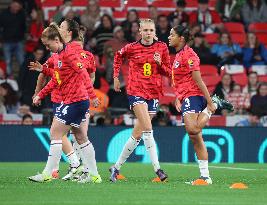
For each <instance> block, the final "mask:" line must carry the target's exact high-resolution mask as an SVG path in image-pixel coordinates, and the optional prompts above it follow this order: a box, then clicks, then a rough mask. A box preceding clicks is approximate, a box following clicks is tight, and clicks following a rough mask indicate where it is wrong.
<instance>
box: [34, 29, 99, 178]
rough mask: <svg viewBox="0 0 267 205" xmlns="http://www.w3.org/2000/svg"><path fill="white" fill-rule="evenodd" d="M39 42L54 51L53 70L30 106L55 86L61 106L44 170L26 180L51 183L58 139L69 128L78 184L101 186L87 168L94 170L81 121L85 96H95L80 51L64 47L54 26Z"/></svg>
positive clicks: (85, 109)
mask: <svg viewBox="0 0 267 205" xmlns="http://www.w3.org/2000/svg"><path fill="white" fill-rule="evenodd" d="M77 34H78V33H77ZM42 41H43V43H44V44H45V46H46V47H47V48H49V49H50V50H51V51H52V52H54V53H55V52H58V61H57V68H56V69H55V70H54V75H53V78H52V80H51V81H50V82H49V83H48V84H47V85H46V86H45V87H44V88H43V89H42V90H41V91H40V92H39V93H38V95H37V96H36V97H35V98H34V99H33V103H34V104H39V103H40V100H41V99H43V98H44V96H45V95H47V94H48V93H50V92H51V91H52V90H53V89H55V88H56V87H58V89H59V90H60V92H61V96H62V101H63V103H62V104H61V105H60V106H59V107H57V115H56V118H55V120H54V121H53V123H52V126H51V129H50V135H51V146H50V151H49V157H48V161H47V164H46V167H45V169H44V171H43V172H42V173H41V174H37V175H35V176H32V177H29V179H30V180H32V181H35V182H45V181H50V180H51V174H52V170H53V168H55V167H56V165H57V164H58V162H59V160H60V156H61V149H62V140H61V138H62V136H63V135H64V134H66V133H67V132H68V131H69V130H70V129H72V131H73V133H74V135H75V137H76V140H77V142H78V143H79V145H80V150H81V153H82V155H81V158H82V162H83V165H84V173H83V174H82V175H81V177H80V178H79V180H78V181H79V182H82V183H85V182H94V183H101V181H102V180H101V177H100V175H99V174H98V172H97V169H96V170H94V173H93V172H92V170H91V171H90V169H89V167H91V168H92V165H95V166H94V167H95V168H96V163H95V155H94V154H93V153H94V148H93V146H92V143H91V142H90V141H89V140H88V138H87V127H86V123H84V122H82V119H83V118H84V117H85V114H86V112H87V110H88V108H89V101H88V96H89V97H90V98H91V99H95V98H96V96H95V94H94V92H93V86H92V84H91V82H90V79H89V76H88V73H87V72H86V70H85V69H83V64H82V63H81V62H82V61H81V57H80V55H79V54H80V53H81V51H82V50H81V46H80V45H79V44H77V45H73V44H68V45H64V41H63V40H62V37H61V35H60V33H59V30H58V28H57V27H56V26H55V25H51V26H49V27H48V28H47V29H45V31H44V32H43V33H42ZM43 69H44V67H43ZM94 102H97V101H94ZM92 150H93V152H92Z"/></svg>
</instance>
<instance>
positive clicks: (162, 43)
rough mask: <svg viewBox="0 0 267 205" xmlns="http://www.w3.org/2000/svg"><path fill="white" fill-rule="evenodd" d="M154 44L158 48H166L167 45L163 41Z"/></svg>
mask: <svg viewBox="0 0 267 205" xmlns="http://www.w3.org/2000/svg"><path fill="white" fill-rule="evenodd" d="M156 44H158V45H159V46H162V47H168V46H167V44H166V43H165V42H163V41H156Z"/></svg>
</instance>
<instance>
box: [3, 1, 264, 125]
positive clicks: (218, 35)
mask: <svg viewBox="0 0 267 205" xmlns="http://www.w3.org/2000/svg"><path fill="white" fill-rule="evenodd" d="M0 9H1V10H0V124H44V125H49V124H50V123H51V119H52V109H51V102H50V99H49V98H46V99H45V100H44V101H43V102H42V105H41V106H40V107H33V106H32V96H33V93H34V90H35V85H36V81H37V77H38V73H36V72H31V71H29V70H28V67H27V66H28V64H29V62H30V61H39V62H41V63H44V62H45V61H46V59H47V58H48V57H49V55H50V53H49V52H48V51H47V50H46V49H45V48H44V46H43V45H42V43H41V42H40V36H41V33H42V31H43V29H44V28H45V27H46V26H47V25H49V23H50V22H57V23H60V22H61V21H62V20H64V19H65V18H68V19H74V20H76V21H77V22H78V23H79V24H80V25H82V31H83V33H84V36H85V42H84V48H85V49H86V50H88V51H90V52H92V53H93V54H94V56H95V60H96V65H97V70H96V81H95V84H94V87H95V89H96V93H97V96H98V97H99V99H100V101H101V105H100V107H98V108H92V109H91V124H94V125H100V126H104V125H132V124H133V123H134V120H135V119H134V116H133V115H132V113H131V112H130V111H129V110H128V99H127V95H126V88H125V87H126V85H127V75H128V64H127V61H125V62H124V64H123V66H122V69H121V74H120V80H121V82H122V83H121V90H122V92H120V93H116V92H114V90H113V57H114V53H115V52H116V51H118V50H119V49H121V48H122V47H123V46H125V45H126V44H127V43H129V42H134V41H138V40H139V39H140V34H139V32H138V30H139V19H142V18H151V19H153V20H154V21H155V23H156V27H157V28H156V29H157V31H156V33H157V37H158V40H160V41H163V42H165V43H166V44H167V45H168V36H169V32H170V29H171V28H172V27H173V26H176V25H184V26H188V27H189V28H190V29H191V31H192V36H193V37H194V38H193V40H192V42H191V47H192V48H193V49H194V51H195V52H196V53H197V54H198V56H199V57H200V61H201V72H202V77H203V80H204V81H205V83H206V85H207V87H208V89H209V91H210V93H211V94H217V95H219V96H220V97H221V98H224V99H228V100H229V101H230V102H232V103H233V104H234V106H235V108H236V109H235V112H234V113H228V112H227V111H225V110H219V111H218V112H216V115H217V116H215V117H213V118H212V119H213V120H212V119H211V123H210V124H211V125H222V126H225V125H230V126H266V124H267V66H266V65H267V49H266V46H267V12H266V11H267V1H266V0H217V1H216V0H192V1H189V0H188V1H185V0H178V1H173V0H154V1H153V0H128V1H123V0H72V1H71V0H64V1H62V0H25V1H19V0H13V1H11V0H1V2H0ZM169 51H170V55H171V61H173V59H174V57H175V50H174V49H173V48H169ZM163 85H164V87H163V90H164V95H163V96H162V97H161V99H160V105H159V111H158V113H157V115H156V117H155V118H154V119H153V124H154V125H158V126H177V125H180V124H181V116H180V113H177V111H176V110H175V107H174V105H173V103H174V99H175V96H174V93H173V90H172V87H171V82H170V79H168V78H167V77H166V78H165V77H164V78H163ZM242 116H243V117H242ZM229 119H232V120H230V121H231V122H232V124H231V123H229V122H228V121H229ZM233 119H234V120H233Z"/></svg>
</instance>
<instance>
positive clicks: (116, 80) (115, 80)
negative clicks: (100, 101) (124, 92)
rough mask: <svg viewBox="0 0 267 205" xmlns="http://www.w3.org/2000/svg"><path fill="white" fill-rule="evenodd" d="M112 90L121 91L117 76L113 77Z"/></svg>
mask: <svg viewBox="0 0 267 205" xmlns="http://www.w3.org/2000/svg"><path fill="white" fill-rule="evenodd" d="M114 90H115V91H116V92H121V83H120V81H119V79H118V78H114Z"/></svg>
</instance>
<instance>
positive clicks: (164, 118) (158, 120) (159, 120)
mask: <svg viewBox="0 0 267 205" xmlns="http://www.w3.org/2000/svg"><path fill="white" fill-rule="evenodd" d="M152 125H153V126H171V125H172V123H171V120H170V110H169V106H168V105H165V104H162V105H160V106H159V110H158V112H157V114H156V116H155V117H154V118H153V119H152Z"/></svg>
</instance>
